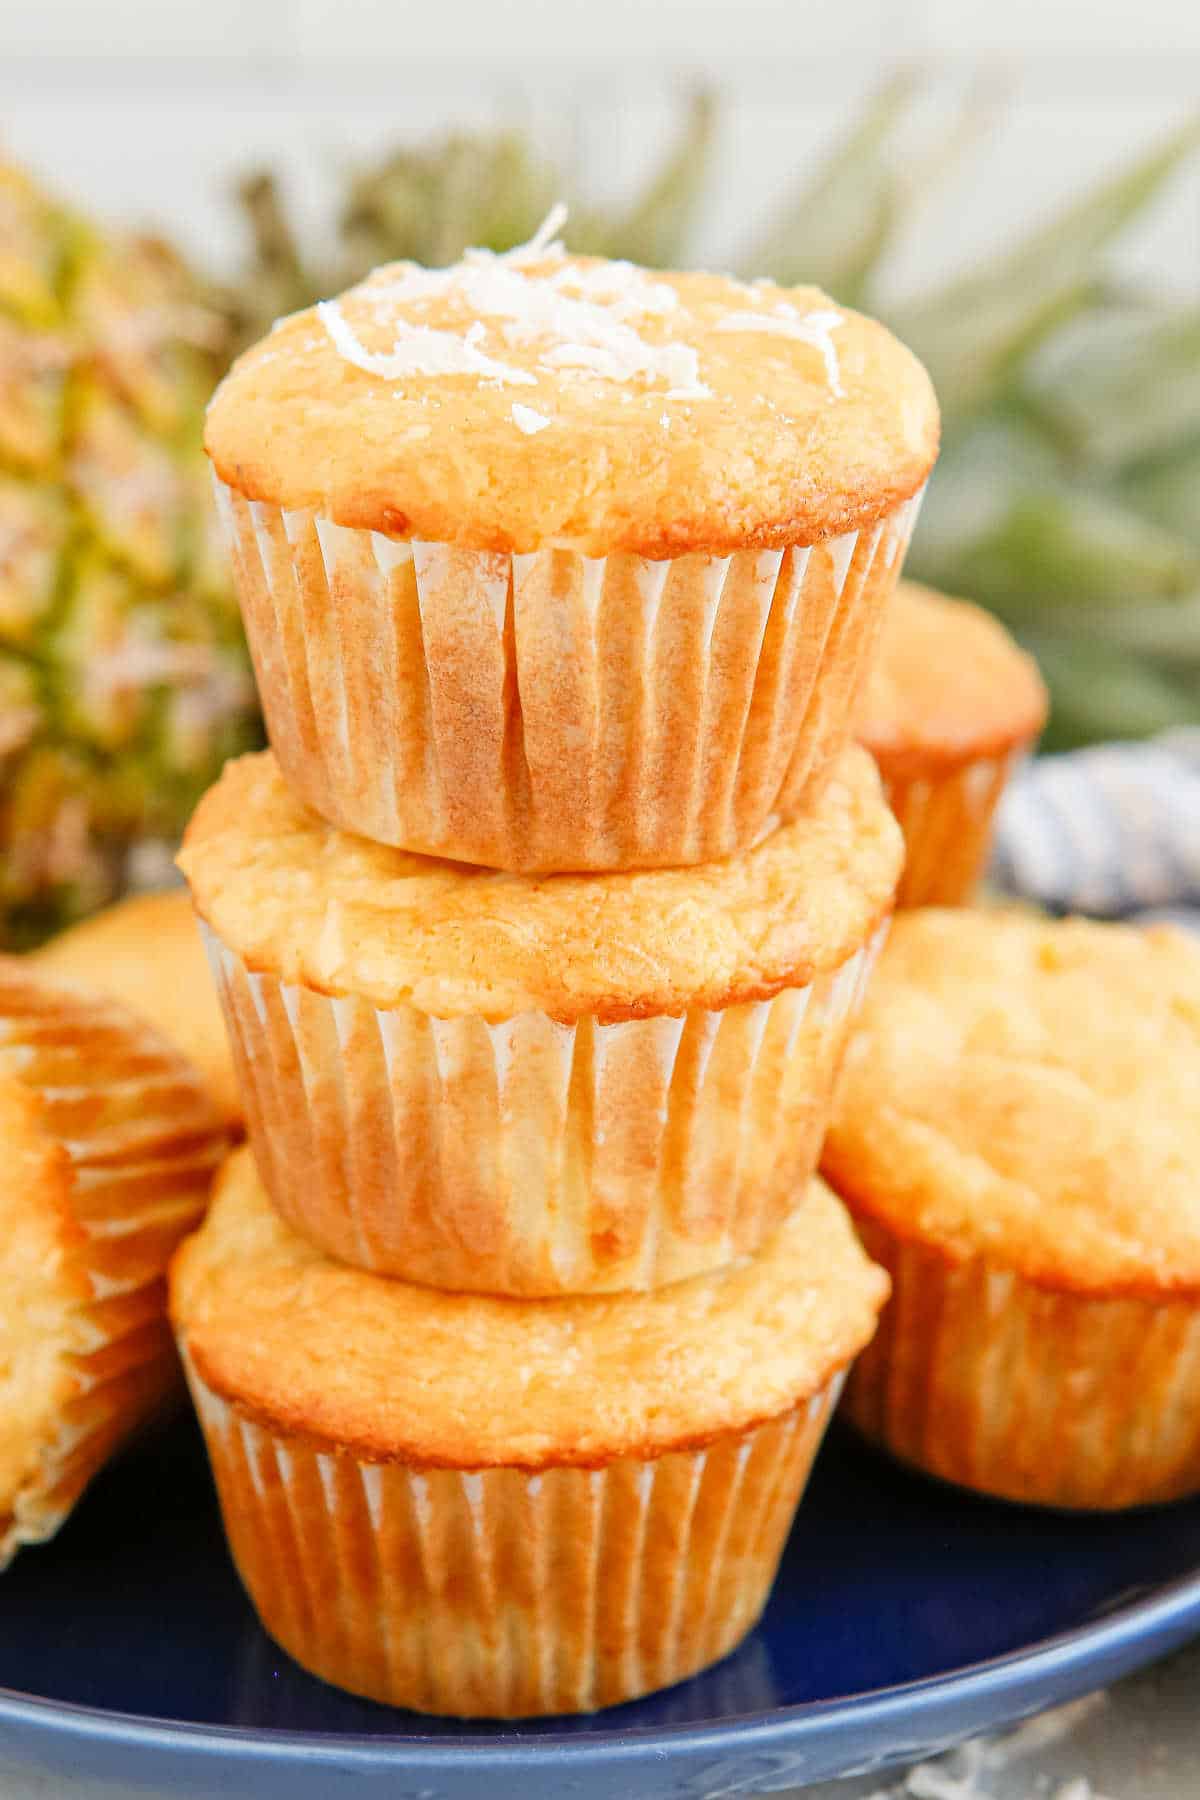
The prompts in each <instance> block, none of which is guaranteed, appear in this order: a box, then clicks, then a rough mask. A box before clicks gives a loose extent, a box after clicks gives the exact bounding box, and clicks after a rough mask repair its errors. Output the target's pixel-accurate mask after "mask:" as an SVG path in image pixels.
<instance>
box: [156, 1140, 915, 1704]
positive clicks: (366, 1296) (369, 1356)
mask: <svg viewBox="0 0 1200 1800" xmlns="http://www.w3.org/2000/svg"><path fill="white" fill-rule="evenodd" d="M814 1269H819V1271H820V1279H819V1280H816V1281H814V1280H813V1279H812V1276H813V1271H814ZM886 1292H887V1282H886V1279H885V1277H884V1276H883V1275H882V1274H881V1273H880V1271H879V1270H877V1269H874V1268H872V1266H871V1264H870V1263H869V1262H868V1261H867V1259H866V1257H865V1256H864V1255H863V1253H862V1251H861V1250H860V1248H859V1246H858V1244H857V1242H856V1240H855V1238H854V1233H853V1231H852V1230H851V1228H850V1226H849V1223H848V1222H847V1220H846V1217H845V1214H844V1212H843V1210H842V1209H841V1207H839V1206H838V1204H837V1202H836V1201H835V1200H834V1199H833V1198H832V1196H831V1195H830V1194H829V1193H828V1192H827V1191H826V1190H824V1189H822V1188H820V1187H819V1185H816V1184H814V1189H813V1193H812V1195H811V1196H810V1199H809V1203H808V1204H807V1205H806V1206H805V1207H803V1208H801V1209H800V1211H799V1212H798V1213H796V1214H795V1215H794V1217H793V1218H792V1219H790V1220H789V1221H788V1222H787V1224H785V1225H784V1226H783V1227H782V1229H781V1230H780V1231H779V1232H778V1233H777V1234H776V1235H775V1237H774V1238H773V1239H772V1240H771V1242H770V1244H769V1246H767V1247H766V1248H765V1249H764V1250H763V1251H762V1253H761V1254H760V1255H759V1256H757V1257H754V1258H747V1259H745V1260H743V1261H741V1262H739V1263H738V1264H736V1265H735V1266H733V1267H732V1268H729V1269H726V1270H723V1271H722V1272H721V1273H720V1274H717V1275H704V1276H699V1277H697V1278H696V1279H695V1280H693V1281H688V1282H681V1283H679V1284H677V1285H676V1286H674V1287H671V1288H666V1289H663V1290H661V1291H660V1292H657V1293H654V1294H631V1295H618V1296H610V1295H593V1296H577V1297H575V1298H571V1299H556V1300H542V1301H524V1302H515V1301H512V1300H505V1299H497V1298H494V1297H492V1296H485V1295H479V1294H452V1293H440V1292H437V1291H435V1290H433V1289H430V1288H420V1287H414V1286H410V1285H409V1284H408V1283H406V1282H401V1281H394V1280H387V1279H384V1278H382V1277H380V1276H377V1275H370V1274H366V1273H364V1272H363V1271H361V1270H357V1269H347V1268H344V1267H342V1266H341V1265H339V1264H337V1263H334V1262H333V1261H331V1260H329V1259H327V1258H326V1257H324V1256H322V1255H321V1253H320V1252H319V1251H318V1250H316V1249H314V1248H313V1247H312V1246H311V1245H310V1244H308V1243H306V1242H305V1240H304V1239H302V1238H300V1237H299V1236H297V1235H296V1234H295V1233H294V1232H292V1231H291V1230H290V1229H289V1228H288V1226H287V1225H285V1224H284V1223H283V1221H282V1220H281V1219H280V1218H279V1217H278V1215H277V1214H276V1213H275V1212H274V1211H273V1209H272V1208H271V1207H270V1206H269V1205H268V1203H267V1200H266V1196H265V1194H264V1192H263V1190H262V1187H261V1185H260V1183H259V1181H258V1177H257V1174H256V1172H255V1168H254V1164H253V1161H252V1158H251V1156H250V1153H249V1151H248V1150H240V1151H238V1152H236V1153H235V1155H234V1156H233V1157H232V1158H231V1159H230V1161H229V1163H228V1164H227V1166H226V1169H225V1171H224V1172H223V1174H222V1176H221V1178H220V1180H219V1181H218V1184H217V1192H216V1195H215V1197H214V1202H213V1207H212V1210H211V1212H210V1214H209V1217H208V1220H207V1222H206V1223H205V1225H204V1227H203V1229H202V1230H201V1231H200V1232H199V1233H198V1235H197V1236H195V1237H194V1238H192V1239H191V1240H190V1242H189V1243H187V1244H186V1245H185V1246H184V1248H183V1249H182V1250H181V1252H180V1253H179V1256H178V1257H177V1258H176V1261H175V1263H174V1266H173V1268H172V1273H171V1314H172V1319H173V1321H174V1324H175V1328H176V1332H177V1334H178V1338H179V1345H180V1349H181V1351H182V1353H183V1357H184V1362H185V1366H186V1368H187V1370H188V1377H189V1381H190V1384H191V1388H192V1394H193V1397H194V1399H195V1402H196V1407H197V1410H198V1412H199V1415H200V1422H201V1425H202V1427H203V1429H204V1435H205V1438H206V1440H207V1443H208V1450H209V1455H210V1457H211V1459H212V1465H213V1472H214V1475H215V1477H216V1483H217V1491H218V1493H219V1495H220V1500H221V1509H222V1513H223V1515H224V1519H225V1528H226V1531H227V1533H228V1537H229V1542H230V1548H231V1550H232V1552H233V1556H234V1560H235V1562H236V1563H237V1566H238V1570H239V1573H240V1574H241V1577H242V1580H243V1582H244V1583H245V1586H246V1589H247V1592H248V1593H249V1595H250V1598H251V1600H252V1602H253V1604H254V1606H255V1608H256V1610H257V1611H258V1614H259V1616H260V1618H261V1619H262V1622H263V1624H264V1626H265V1627H266V1629H267V1630H268V1631H269V1632H270V1634H271V1636H272V1637H273V1638H275V1639H276V1641H277V1642H278V1643H280V1644H281V1645H282V1646H283V1648H284V1649H285V1650H287V1651H288V1653H289V1654H290V1655H291V1656H293V1657H295V1659H296V1660H297V1662H299V1663H301V1664H303V1666H304V1667H305V1668H306V1669H309V1670H310V1671H311V1672H312V1673H313V1674H315V1675H319V1676H321V1677H322V1678H323V1679H324V1680H326V1681H330V1682H333V1683H334V1684H335V1685H337V1686H339V1687H344V1688H349V1689H350V1690H351V1691H352V1692H353V1693H357V1694H363V1695H367V1696H369V1697H370V1698H372V1699H375V1700H382V1701H386V1702H388V1703H390V1704H391V1705H393V1706H407V1707H414V1708H417V1709H419V1710H420V1711H423V1712H436V1713H455V1714H460V1715H467V1716H469V1715H481V1716H490V1717H497V1718H499V1717H505V1718H509V1717H521V1716H525V1715H531V1714H539V1713H556V1712H577V1711H579V1712H582V1711H590V1710H591V1709H593V1708H595V1707H600V1706H611V1705H614V1704H615V1703H616V1702H618V1701H621V1700H631V1699H634V1698H636V1697H637V1696H638V1695H639V1694H645V1693H649V1692H651V1691H652V1690H653V1689H655V1688H659V1687H666V1686H669V1685H670V1684H671V1683H672V1682H676V1681H680V1680H682V1679H683V1678H684V1677H685V1676H687V1675H691V1674H694V1673H695V1672H696V1671H697V1670H698V1669H701V1668H703V1667H705V1666H706V1665H707V1664H708V1663H711V1662H715V1661H716V1660H717V1659H718V1658H719V1657H721V1656H724V1655H725V1653H726V1652H727V1651H728V1650H731V1649H732V1648H733V1646H734V1645H735V1644H736V1643H737V1642H738V1641H739V1639H740V1638H741V1637H743V1636H744V1634H745V1633H746V1632H747V1631H748V1630H749V1629H750V1627H751V1626H752V1625H753V1624H754V1622H755V1620H756V1619H757V1618H758V1615H759V1613H760V1612H761V1610H762V1607H763V1605H764V1603H765V1601H766V1598H767V1594H768V1592H769V1590H770V1586H771V1582H772V1580H773V1579H774V1575H775V1569H776V1565H777V1563H778V1560H779V1555H780V1552H781V1550H782V1548H783V1544H784V1541H785V1539H786V1537H787V1533H788V1528H789V1526H790V1524H791V1519H792V1514H793V1511H794V1509H795V1506H796V1503H797V1501H798V1500H799V1498H800V1494H801V1491H802V1489H803V1487H804V1484H805V1481H806V1479H807V1476H808V1472H809V1468H810V1466H811V1464H812V1460H813V1457H814V1456H815V1454H816V1451H817V1448H818V1446H819V1444H820V1441H821V1437H822V1434H823V1432H824V1429H825V1425H826V1422H827V1420H828V1417H829V1413H830V1410H831V1408H832V1406H833V1404H834V1401H835V1398H836V1393H837V1389H838V1387H839V1385H840V1376H841V1373H842V1371H843V1370H844V1368H845V1366H846V1364H847V1363H848V1362H849V1361H850V1359H851V1358H852V1357H853V1356H854V1355H855V1353H856V1352H857V1351H858V1350H859V1349H860V1348H861V1346H862V1345H863V1344H864V1343H865V1342H866V1340H867V1339H868V1338H869V1337H870V1335H871V1332H872V1331H873V1329H874V1326H875V1318H876V1314H877V1312H878V1309H879V1307H880V1305H881V1304H882V1301H883V1299H884V1297H885V1295H886ZM481 1371H486V1379H481Z"/></svg>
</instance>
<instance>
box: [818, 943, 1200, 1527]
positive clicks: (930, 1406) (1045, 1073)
mask: <svg viewBox="0 0 1200 1800" xmlns="http://www.w3.org/2000/svg"><path fill="white" fill-rule="evenodd" d="M1198 1093H1200V952H1198V951H1197V948H1196V947H1195V945H1194V944H1193V943H1192V942H1191V941H1190V940H1189V939H1188V938H1186V937H1185V936H1184V935H1183V934H1182V933H1179V932H1176V931H1173V930H1171V929H1169V928H1166V927H1161V926H1160V927H1157V928H1152V929H1145V930H1138V929H1135V928H1133V927H1130V926H1119V925H1098V924H1091V923H1087V922H1084V921H1081V920H1069V921H1066V922H1048V921H1045V920H1041V919H1037V918H1033V917H1030V916H1026V915H1021V916H1017V915H1014V914H1006V913H1003V912H988V913H986V914H984V913H973V912H952V911H938V910H935V909H931V910H929V911H928V912H924V913H905V914H902V915H900V916H899V917H898V918H897V920H896V923H895V926H894V928H893V933H892V937H891V940H890V942H889V945H888V949H887V952H886V953H885V955H884V956H883V958H882V959H881V963H880V968H879V970H878V973H877V975H876V977H875V981H874V984H873V985H872V988H871V991H870V994H869V995H868V998H867V1003H866V1006H865V1009H864V1013H863V1020H862V1028H861V1030H860V1031H859V1032H858V1033H857V1034H856V1035H855V1037H854V1039H853V1040H852V1043H851V1046H850V1049H849V1051H848V1052H847V1055H846V1062H845V1069H844V1078H843V1082H842V1085H841V1087H840V1089H839V1094H838V1100H837V1105H836V1108H835V1111H834V1118H833V1123H832V1126H831V1129H830V1133H829V1139H828V1142H827V1145H826V1149H825V1155H824V1163H823V1167H824V1172H825V1174H826V1176H827V1178H828V1179H829V1181H830V1182H831V1183H832V1185H833V1186H834V1188H835V1189H836V1190H837V1192H838V1193H839V1194H840V1195H841V1197H842V1198H843V1199H844V1200H845V1201H846V1203H847V1205H848V1206H849V1207H850V1210H851V1213H852V1214H853V1216H854V1219H855V1221H856V1223H857V1225H858V1228H859V1230H860V1232H861V1234H862V1238H863V1241H864V1243H865V1245H866V1247H867V1250H868V1252H869V1253H870V1254H871V1255H872V1256H873V1257H875V1258H876V1260H877V1261H879V1262H881V1263H882V1264H883V1265H884V1267H885V1268H886V1269H887V1270H888V1271H889V1273H890V1274H891V1277H892V1283H893V1299H892V1302H891V1305H890V1306H889V1308H888V1309H887V1311H886V1313H885V1314H884V1317H883V1321H882V1324H881V1327H880V1332H879V1336H878V1337H877V1338H876V1340H875V1342H874V1344H873V1345H872V1346H871V1349H870V1350H869V1351H868V1353H867V1355H866V1357H865V1359H864V1360H863V1362H862V1363H861V1364H860V1365H859V1368H858V1369H857V1370H856V1372H855V1375H854V1378H853V1380H852V1381H851V1383H850V1386H849V1389H848V1391H847V1396H846V1402H845V1410H846V1413H847V1416H848V1417H849V1418H850V1419H851V1420H852V1421H853V1423H854V1424H855V1425H856V1426H857V1427H858V1428H859V1430H860V1431H862V1432H864V1433H865V1434H866V1435H867V1436H868V1437H869V1438H872V1439H874V1440H875V1441H876V1442H877V1443H879V1444H882V1445H884V1446H886V1448H887V1449H889V1450H890V1451H892V1452H893V1453H894V1454H895V1455H896V1456H899V1457H901V1458H903V1459H904V1460H905V1461H906V1462H910V1463H915V1464H916V1465H918V1466H919V1467H920V1468H923V1469H926V1470H928V1471H929V1472H930V1473H932V1474H934V1475H938V1476H941V1477H943V1478H944V1479H945V1480H948V1481H954V1482H958V1483H961V1484H962V1485H963V1486H965V1487H970V1488H977V1489H980V1490H982V1491H983V1492H985V1493H989V1494H997V1495H1001V1496H1003V1497H1005V1498H1007V1499H1010V1500H1020V1501H1027V1502H1036V1503H1038V1504H1041V1505H1045V1506H1056V1507H1085V1508H1114V1507H1124V1506H1134V1505H1139V1504H1144V1503H1147V1502H1152V1501H1161V1500H1172V1499H1175V1498H1177V1497H1178V1496H1180V1495H1182V1494H1190V1493H1193V1492H1196V1491H1197V1490H1200V1182H1198V1180H1197V1173H1196V1134H1197V1112H1196V1097H1197V1094H1198Z"/></svg>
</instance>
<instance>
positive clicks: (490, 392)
mask: <svg viewBox="0 0 1200 1800" xmlns="http://www.w3.org/2000/svg"><path fill="white" fill-rule="evenodd" d="M937 437H938V418H937V406H936V402H935V400H934V397H933V391H932V388H931V386H930V383H929V380H928V377H927V376H926V374H925V372H924V370H923V369H922V368H921V366H920V364H919V363H918V362H917V360H916V359H915V357H913V356H912V355H911V354H910V353H909V352H908V351H907V350H906V349H904V347H903V346H902V345H900V344H899V343H897V342H896V340H895V339H894V338H893V337H891V335H890V334H889V333H888V332H887V331H886V330H884V328H883V327H882V326H881V325H877V324H876V323H874V321H872V320H870V319H867V318H864V317H862V316H861V315H860V314H857V313H853V312H850V311H848V310H847V309H845V308H841V307H837V306H835V305H834V303H833V302H832V301H830V300H829V299H828V297H827V296H826V295H824V294H822V293H820V292H819V291H818V290H817V289H815V288H795V289H785V288H779V287H776V286H775V285H773V284H772V283H769V282H755V283H753V284H746V283H743V282H738V281H734V280H733V279H732V278H730V277H727V276H719V275H707V274H660V273H654V274H651V273H649V272H647V271H645V270H642V269H638V268H635V267H634V266H633V265H632V264H629V263H622V262H605V261H603V260H599V259H593V258H586V257H569V256H566V255H564V254H563V253H562V251H561V248H560V247H559V246H558V245H556V244H554V243H553V242H550V241H548V240H545V239H543V238H541V237H539V239H538V240H535V241H534V242H533V243H532V244H530V245H527V246H525V247H523V248H522V249H521V250H518V251H516V252H510V253H509V254H508V255H506V256H496V255H493V254H491V253H490V252H487V251H470V252H468V253H467V256H466V257H465V258H464V260H463V261H462V262H460V263H457V264H455V265H454V266H453V267H451V268H448V269H423V268H419V267H417V266H415V265H413V264H410V263H394V264H390V265H387V266H385V267H383V268H380V269H377V270H376V271H375V272H374V273H373V274H372V275H370V276H369V277H368V278H367V280H366V281H364V282H362V283H361V284H360V285H359V286H358V287H356V288H353V289H351V290H350V291H349V292H348V293H346V294H343V295H342V296H341V297H340V298H339V299H337V300H331V301H327V302H323V303H322V304H321V305H319V306H318V307H316V308H315V309H312V310H310V311H306V312H302V313H297V314H295V315H293V316H292V317H291V318H288V319H283V320H281V321H280V322H279V324H278V325H277V326H276V328H275V330H274V331H273V332H272V333H271V335H270V336H269V337H267V338H265V339H264V340H263V341H262V342H261V343H260V344H258V345H257V346H255V347H254V348H253V349H251V350H249V351H248V352H247V353H246V354H245V355H244V356H243V357H242V358H241V360H240V361H239V362H238V363H237V364H236V365H235V367H234V369H233V371H232V372H231V374H230V375H229V376H228V377H227V378H226V380H225V382H224V383H223V384H222V386H221V388H220V389H219V390H218V392H217V395H216V397H215V399H214V401H213V403H212V406H211V408H210V411H209V417H208V424H207V430H206V435H205V442H206V447H207V449H208V452H209V455H210V456H211V458H212V460H213V463H214V465H215V466H216V469H217V471H218V473H219V474H220V476H221V477H222V479H223V480H224V481H226V482H227V483H228V484H229V485H230V486H231V487H233V488H235V489H237V490H238V491H239V492H240V493H241V494H243V495H244V496H245V497H246V498H247V499H249V500H263V501H269V502H273V503H274V504H276V505H279V506H283V507H288V508H312V509H315V510H316V511H317V512H318V513H320V514H322V515H323V516H325V517H327V518H329V519H332V520H334V521H335V522H336V523H338V524H340V525H346V526H358V527H365V528H368V529H370V530H373V531H378V532H381V533H383V534H385V535H387V536H391V537H396V538H419V539H430V540H434V541H437V542H443V543H451V544H457V545H460V546H464V547H470V548H473V549H477V550H491V551H504V552H516V553H523V552H527V551H531V550H535V549H539V548H542V547H544V546H556V547H559V548H569V549H573V550H577V551H580V552H582V553H583V554H585V555H589V556H603V555H607V554H609V553H610V552H612V551H617V550H630V551H635V552H637V553H639V554H641V555H645V556H650V557H671V556H677V555H680V554H682V553H684V552H686V551H691V550H703V551H710V552H721V551H728V550H732V549H749V548H773V547H774V548H778V547H781V546H783V545H786V544H794V543H800V544H808V543H813V542H816V541H818V540H820V539H822V538H826V537H831V536H834V535H836V534H837V533H840V532H845V531H850V530H857V529H860V528H861V527H863V526H866V525H869V524H871V523H873V522H874V521H875V520H876V519H878V518H880V517H881V516H882V515H883V514H884V513H886V512H889V511H891V510H893V509H894V508H895V507H896V506H898V505H899V504H900V503H901V502H903V501H905V500H907V499H909V498H910V496H911V495H913V494H914V493H915V492H916V491H917V490H918V488H920V487H921V485H922V483H923V482H924V480H925V477H926V475H927V474H928V472H929V469H930V467H931V465H932V463H933V460H934V457H935V455H936V451H937ZM315 441H319V443H320V454H319V455H317V456H314V454H313V445H314V442H315Z"/></svg>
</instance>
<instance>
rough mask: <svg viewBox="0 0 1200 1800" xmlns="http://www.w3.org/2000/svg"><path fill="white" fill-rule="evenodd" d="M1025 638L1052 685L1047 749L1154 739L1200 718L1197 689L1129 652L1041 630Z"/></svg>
mask: <svg viewBox="0 0 1200 1800" xmlns="http://www.w3.org/2000/svg"><path fill="white" fill-rule="evenodd" d="M1022 641H1023V642H1024V644H1025V646H1026V648H1027V649H1028V650H1030V651H1031V652H1032V653H1033V655H1034V656H1035V657H1036V658H1037V661H1038V664H1039V666H1040V668H1041V671H1042V674H1043V675H1044V676H1045V678H1046V683H1047V686H1048V687H1049V689H1050V695H1051V709H1050V720H1049V724H1048V725H1047V727H1046V730H1045V733H1044V734H1043V737H1042V748H1043V749H1044V750H1073V749H1076V748H1077V747H1078V746H1079V745H1080V744H1090V743H1094V742H1095V741H1096V739H1097V738H1141V737H1151V736H1153V735H1154V734H1155V733H1156V732H1159V731H1170V730H1172V729H1174V728H1175V727H1177V726H1182V725H1194V724H1195V723H1196V722H1197V719H1198V718H1200V699H1198V697H1197V695H1196V693H1195V691H1194V690H1193V691H1191V692H1189V691H1188V689H1187V687H1186V686H1185V685H1184V684H1183V683H1182V682H1178V681H1175V680H1173V679H1172V678H1171V677H1170V676H1169V675H1167V674H1164V673H1163V671H1162V670H1161V669H1158V668H1156V667H1155V666H1154V665H1153V663H1151V662H1149V661H1140V660H1138V659H1137V658H1135V657H1131V656H1130V654H1129V652H1128V651H1127V650H1123V649H1117V648H1114V647H1113V646H1112V645H1109V644H1101V643H1095V642H1084V641H1081V640H1080V639H1079V638H1076V637H1056V636H1052V635H1048V634H1046V633H1044V632H1040V631H1039V632H1032V633H1028V634H1025V635H1024V636H1023V640H1022Z"/></svg>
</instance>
